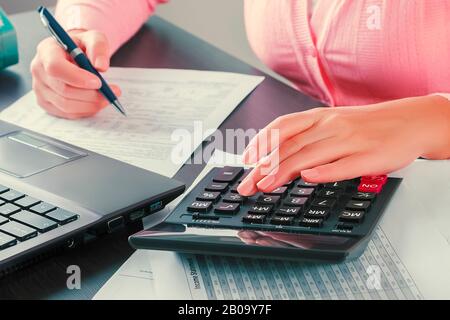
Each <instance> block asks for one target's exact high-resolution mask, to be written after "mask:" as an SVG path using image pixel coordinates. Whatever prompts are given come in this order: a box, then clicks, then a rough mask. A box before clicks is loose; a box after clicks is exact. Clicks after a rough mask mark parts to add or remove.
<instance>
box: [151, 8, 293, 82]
mask: <svg viewBox="0 0 450 320" xmlns="http://www.w3.org/2000/svg"><path fill="white" fill-rule="evenodd" d="M243 2H244V1H243V0H170V1H169V2H168V3H166V4H163V5H160V6H159V7H158V8H157V10H156V13H157V14H158V15H159V16H161V17H163V18H165V19H167V20H168V21H170V22H172V23H173V24H175V25H177V26H179V27H181V28H183V29H185V30H187V31H189V32H191V33H192V34H195V35H196V36H197V37H199V38H201V39H203V40H205V41H207V42H209V43H211V44H213V45H215V46H216V47H218V48H220V49H222V50H224V51H226V52H227V53H229V54H231V55H233V56H235V57H237V58H239V59H241V60H243V61H245V62H247V63H248V64H251V65H252V66H255V67H257V68H259V69H261V70H263V71H264V72H266V73H269V74H271V75H272V76H274V77H276V78H278V79H280V80H282V81H285V82H287V80H284V79H282V78H281V77H280V76H278V75H276V74H275V73H274V72H272V71H271V70H270V69H268V68H267V67H266V66H264V64H262V63H261V62H260V61H259V60H258V58H257V57H256V56H255V54H254V53H253V51H252V50H251V48H250V46H249V44H248V41H247V35H246V33H245V26H244V14H243V8H244V4H243Z"/></svg>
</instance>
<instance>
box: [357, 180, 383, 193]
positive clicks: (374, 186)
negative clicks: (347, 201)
mask: <svg viewBox="0 0 450 320" xmlns="http://www.w3.org/2000/svg"><path fill="white" fill-rule="evenodd" d="M382 189H383V185H382V184H381V183H380V184H379V183H374V182H361V183H360V184H359V186H358V191H359V192H370V193H380V192H381V190H382Z"/></svg>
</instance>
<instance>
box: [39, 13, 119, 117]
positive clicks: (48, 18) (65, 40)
mask: <svg viewBox="0 0 450 320" xmlns="http://www.w3.org/2000/svg"><path fill="white" fill-rule="evenodd" d="M38 12H39V15H40V16H41V20H42V23H43V24H44V26H45V27H47V29H48V30H49V31H50V34H51V35H52V36H53V37H54V38H55V40H56V41H57V42H58V43H59V44H60V45H61V47H63V49H64V50H66V51H67V53H69V54H70V56H71V57H72V58H73V60H75V62H76V63H77V65H78V66H79V67H80V68H83V69H84V70H87V71H89V72H92V73H93V74H95V75H96V76H97V77H99V79H100V80H101V82H102V86H101V88H100V89H99V91H100V92H101V94H102V95H103V96H104V97H105V98H106V99H107V100H108V101H109V102H110V103H111V104H112V105H113V106H114V107H115V108H116V109H117V110H118V111H119V112H120V113H121V114H123V115H124V116H126V113H125V109H124V108H123V106H122V105H121V104H120V102H119V100H118V99H117V97H116V95H115V94H114V93H113V91H112V90H111V88H110V87H109V85H108V84H107V83H106V81H105V79H103V77H102V76H101V75H100V73H99V72H98V71H97V70H96V69H95V68H94V66H92V64H91V62H90V61H89V59H88V58H87V56H86V55H85V54H84V52H83V51H82V50H81V49H80V48H79V47H78V46H77V45H76V44H75V42H74V41H73V40H72V38H70V36H69V35H68V34H67V32H66V31H64V29H63V28H62V27H61V25H60V24H59V23H58V22H57V21H56V19H55V18H54V17H53V15H52V14H51V13H50V11H48V10H47V9H46V8H45V7H42V6H41V7H39V8H38Z"/></svg>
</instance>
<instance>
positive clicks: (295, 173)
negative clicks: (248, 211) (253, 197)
mask: <svg viewBox="0 0 450 320" xmlns="http://www.w3.org/2000/svg"><path fill="white" fill-rule="evenodd" d="M352 153H355V150H354V149H353V148H352V145H351V144H349V143H346V142H343V141H339V140H338V139H337V138H332V139H326V140H322V141H319V142H317V143H314V144H311V145H309V146H307V147H305V148H303V149H302V151H300V152H298V153H296V154H295V155H293V156H291V157H289V158H287V159H286V160H285V161H283V162H281V163H280V166H279V168H277V169H276V170H274V171H272V172H271V173H270V174H268V175H267V176H265V177H264V178H262V179H261V180H260V181H258V180H257V179H256V178H255V181H256V183H257V185H256V186H257V188H258V190H259V191H262V192H270V191H272V190H273V189H275V188H278V187H280V186H282V185H284V184H285V183H287V182H288V181H291V180H294V179H296V178H297V177H299V176H300V174H301V172H302V171H303V170H306V169H310V168H313V167H317V166H319V165H323V164H326V163H330V162H333V161H336V160H338V159H340V158H343V157H346V156H348V155H350V154H352Z"/></svg>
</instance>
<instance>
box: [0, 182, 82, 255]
mask: <svg viewBox="0 0 450 320" xmlns="http://www.w3.org/2000/svg"><path fill="white" fill-rule="evenodd" d="M77 219H78V215H77V214H75V213H73V212H69V211H67V210H64V209H61V208H58V207H56V206H54V205H52V204H50V203H47V202H44V201H41V200H39V199H36V198H33V197H31V196H28V195H26V194H23V193H21V192H19V191H17V190H13V189H10V188H8V187H6V186H3V185H0V250H4V249H6V248H9V247H12V246H14V245H16V244H18V243H20V242H22V241H27V240H29V239H31V238H34V237H36V236H38V235H39V234H42V233H46V232H48V231H50V230H53V229H55V228H58V227H59V226H62V225H65V224H68V223H70V222H73V221H75V220H77Z"/></svg>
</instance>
